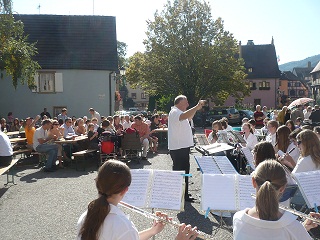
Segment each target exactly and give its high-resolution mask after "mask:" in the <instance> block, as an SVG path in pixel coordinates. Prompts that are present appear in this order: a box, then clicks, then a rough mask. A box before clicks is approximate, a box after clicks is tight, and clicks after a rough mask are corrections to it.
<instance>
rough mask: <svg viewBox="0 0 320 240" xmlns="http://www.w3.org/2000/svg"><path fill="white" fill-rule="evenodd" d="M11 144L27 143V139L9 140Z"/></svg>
mask: <svg viewBox="0 0 320 240" xmlns="http://www.w3.org/2000/svg"><path fill="white" fill-rule="evenodd" d="M9 140H10V143H11V144H15V143H24V142H26V141H27V139H26V138H9Z"/></svg>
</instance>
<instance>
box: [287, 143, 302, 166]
mask: <svg viewBox="0 0 320 240" xmlns="http://www.w3.org/2000/svg"><path fill="white" fill-rule="evenodd" d="M292 148H294V150H293V151H292V152H291V153H290V154H289V155H290V156H291V157H292V158H293V161H294V162H295V163H297V162H298V159H299V157H300V151H299V148H298V147H297V146H296V145H295V144H294V142H291V143H290V144H289V146H288V149H287V153H289V151H290V150H291V149H292Z"/></svg>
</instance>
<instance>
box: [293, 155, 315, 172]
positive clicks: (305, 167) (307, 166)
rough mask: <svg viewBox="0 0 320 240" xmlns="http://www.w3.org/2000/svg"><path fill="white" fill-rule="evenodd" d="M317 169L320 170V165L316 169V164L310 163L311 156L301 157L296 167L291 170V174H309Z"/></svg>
mask: <svg viewBox="0 0 320 240" xmlns="http://www.w3.org/2000/svg"><path fill="white" fill-rule="evenodd" d="M319 169H320V165H319V167H317V166H316V164H315V163H314V162H313V161H312V158H311V156H310V155H309V156H307V157H301V158H300V159H299V160H298V162H297V165H296V166H295V168H294V169H293V170H292V173H299V172H309V171H315V170H319Z"/></svg>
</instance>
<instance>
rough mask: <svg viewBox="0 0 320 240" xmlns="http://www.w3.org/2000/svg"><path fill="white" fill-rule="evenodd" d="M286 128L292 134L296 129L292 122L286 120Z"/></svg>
mask: <svg viewBox="0 0 320 240" xmlns="http://www.w3.org/2000/svg"><path fill="white" fill-rule="evenodd" d="M286 126H287V127H288V128H289V129H290V131H291V132H293V131H294V130H295V129H296V127H295V126H294V122H293V121H292V120H288V121H287V122H286Z"/></svg>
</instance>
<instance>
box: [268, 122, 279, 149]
mask: <svg viewBox="0 0 320 240" xmlns="http://www.w3.org/2000/svg"><path fill="white" fill-rule="evenodd" d="M278 126H279V124H278V122H277V121H274V120H271V121H269V122H268V125H267V127H268V132H269V134H268V135H267V137H266V141H267V142H271V144H272V146H275V145H276V132H277V129H278Z"/></svg>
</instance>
